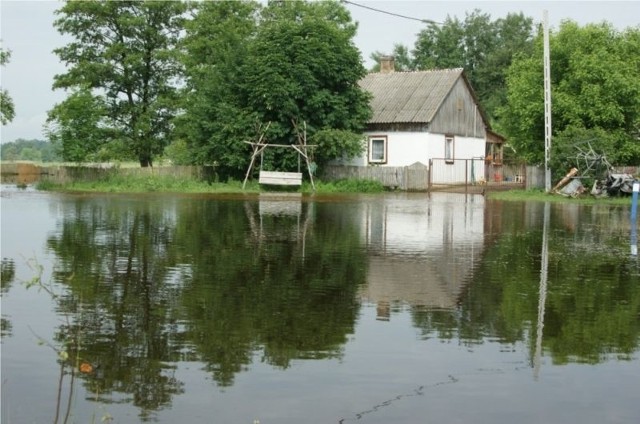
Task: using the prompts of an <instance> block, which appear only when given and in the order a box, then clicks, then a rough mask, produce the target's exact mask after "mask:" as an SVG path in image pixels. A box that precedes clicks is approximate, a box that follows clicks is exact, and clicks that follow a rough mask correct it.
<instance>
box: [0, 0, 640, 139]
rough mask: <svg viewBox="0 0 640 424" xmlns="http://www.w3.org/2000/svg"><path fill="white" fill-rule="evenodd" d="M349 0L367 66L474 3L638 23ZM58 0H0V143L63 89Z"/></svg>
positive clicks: (35, 126) (22, 129) (631, 10)
mask: <svg viewBox="0 0 640 424" xmlns="http://www.w3.org/2000/svg"><path fill="white" fill-rule="evenodd" d="M350 1H351V0H350ZM351 3H356V4H360V5H364V6H366V7H367V8H364V7H359V6H356V5H354V4H348V3H347V4H345V6H346V7H347V9H348V10H349V11H350V12H351V16H352V18H353V20H354V21H357V22H358V34H357V35H356V37H355V39H354V42H355V44H356V46H357V47H358V48H359V49H360V51H361V53H362V58H363V60H364V63H365V66H366V67H367V68H370V67H371V66H372V65H373V63H372V61H371V59H370V56H371V53H373V52H375V51H379V52H381V53H391V52H392V50H393V46H394V44H396V43H400V44H404V45H406V46H407V47H409V48H410V49H411V48H413V45H414V43H415V41H416V35H417V34H418V33H419V32H420V31H421V30H422V29H423V28H425V27H426V25H425V24H424V23H422V22H420V21H419V20H415V19H408V18H418V19H422V20H432V21H435V22H444V21H445V19H446V18H447V16H450V17H458V18H459V19H461V20H463V19H464V17H465V14H466V13H470V12H471V11H473V10H474V9H479V10H481V11H482V12H484V13H488V14H489V15H491V18H492V20H496V19H499V18H501V17H505V16H506V15H507V14H508V13H519V12H522V13H524V14H525V15H526V16H529V17H531V18H533V20H534V22H536V23H540V22H542V19H543V11H544V10H547V11H548V14H549V23H550V26H551V29H553V28H557V27H558V26H559V24H560V23H561V22H562V21H563V20H566V19H570V20H573V21H575V22H577V23H578V24H580V25H585V24H588V23H600V22H602V21H607V22H610V23H611V24H613V25H614V26H615V27H616V28H617V29H620V30H622V29H624V28H628V27H637V26H639V25H640V0H635V1H584V0H583V1H516V0H511V1H507V0H503V1H477V0H476V1H456V0H449V1H427V0H414V1H405V0H394V1H390V0H377V1H374V0H352V1H351ZM60 5H61V3H60V2H59V1H53V0H41V1H28V0H20V1H17V0H0V39H1V40H2V48H3V49H4V50H11V58H10V61H9V63H8V64H6V65H5V66H3V67H2V68H1V69H0V85H1V86H2V89H4V90H7V91H8V92H9V95H10V96H11V98H12V99H13V102H14V105H15V112H16V116H15V118H14V120H13V122H11V123H9V124H8V125H5V126H3V127H2V129H1V131H0V142H3V143H4V142H10V141H15V140H16V139H19V138H23V139H27V140H28V139H39V140H45V139H46V136H45V135H44V134H43V126H44V123H45V121H46V117H47V111H48V110H50V109H51V108H52V107H53V106H54V105H55V104H56V103H59V102H61V101H63V100H64V99H65V97H66V93H65V92H64V91H62V90H55V91H53V90H52V89H51V86H52V83H53V76H54V75H56V74H62V73H64V72H65V67H64V65H63V64H61V63H60V62H59V61H58V59H57V57H56V55H55V54H54V53H53V50H54V49H55V48H58V47H62V46H64V45H65V44H66V43H68V42H70V41H71V40H70V39H69V38H65V37H63V36H62V35H60V34H59V33H58V32H57V31H56V30H55V29H54V28H53V21H54V19H55V15H54V11H55V10H56V9H58V8H59V7H60ZM368 8H369V9H368ZM370 8H373V9H378V10H380V11H375V10H371V9H370ZM381 11H383V12H389V13H393V14H397V15H402V16H405V17H398V16H393V15H391V14H388V13H383V12H381ZM407 17H408V18H407ZM552 66H553V64H552Z"/></svg>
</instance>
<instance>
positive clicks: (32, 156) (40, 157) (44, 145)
mask: <svg viewBox="0 0 640 424" xmlns="http://www.w3.org/2000/svg"><path fill="white" fill-rule="evenodd" d="M0 158H1V159H2V160H6V161H15V160H32V161H36V162H40V161H42V162H57V161H59V160H60V157H59V156H58V154H57V152H56V147H55V146H54V144H53V143H49V142H47V141H44V140H24V139H22V138H19V139H17V140H16V141H12V142H9V143H2V145H0Z"/></svg>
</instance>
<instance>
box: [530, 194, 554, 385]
mask: <svg viewBox="0 0 640 424" xmlns="http://www.w3.org/2000/svg"><path fill="white" fill-rule="evenodd" d="M550 215H551V204H550V203H549V202H545V204H544V224H543V226H542V258H541V261H540V294H539V296H538V325H537V327H536V351H535V354H534V356H533V378H534V379H536V380H537V379H538V375H539V374H540V358H541V357H542V329H543V327H544V306H545V302H546V300H547V276H548V274H549V271H548V268H549V238H548V234H549V218H550Z"/></svg>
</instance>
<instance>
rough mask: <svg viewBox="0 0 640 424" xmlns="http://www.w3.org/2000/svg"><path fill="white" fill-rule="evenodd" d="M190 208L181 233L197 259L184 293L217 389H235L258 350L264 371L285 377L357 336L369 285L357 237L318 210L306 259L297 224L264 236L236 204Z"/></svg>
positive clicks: (275, 220) (286, 220)
mask: <svg viewBox="0 0 640 424" xmlns="http://www.w3.org/2000/svg"><path fill="white" fill-rule="evenodd" d="M191 206H192V208H191V210H189V211H186V212H185V213H183V214H181V215H180V218H181V221H180V223H179V226H178V228H179V229H178V235H179V237H178V238H181V237H184V240H185V243H184V244H185V245H186V244H187V243H189V246H188V247H187V249H188V251H189V252H193V254H194V257H193V268H192V272H193V274H192V276H191V278H190V279H189V281H188V283H187V284H186V286H185V291H184V302H185V305H186V308H185V309H186V311H187V313H189V314H190V316H189V317H188V319H187V323H188V325H189V329H188V333H189V336H188V337H189V338H190V339H191V340H192V341H193V343H194V344H195V345H196V346H197V349H198V351H199V353H200V356H201V357H202V358H203V360H204V361H206V362H207V363H208V364H209V365H208V369H209V371H210V372H212V373H213V374H214V377H215V379H216V380H217V381H218V383H219V384H221V385H229V384H232V381H233V376H234V374H235V373H237V372H238V371H240V370H241V369H243V368H244V367H246V366H247V365H248V364H249V363H250V362H251V359H252V356H253V355H254V354H256V353H258V351H259V350H260V349H262V360H263V361H266V362H268V363H271V364H273V365H276V366H280V367H287V366H289V363H290V361H291V360H292V359H299V358H325V357H332V356H336V355H339V354H340V348H341V346H342V345H343V344H344V343H345V341H346V335H347V334H349V333H351V332H352V331H353V326H354V323H355V317H356V315H357V311H358V305H357V303H356V291H357V286H358V284H359V283H361V282H362V281H363V280H364V270H365V267H364V265H363V262H364V260H365V258H364V256H363V253H362V249H360V246H359V238H358V235H357V234H356V233H354V228H353V227H350V226H347V225H341V224H338V225H332V224H331V223H329V222H328V220H329V219H331V218H330V217H328V216H326V213H325V212H326V209H323V208H318V210H316V214H317V215H316V217H315V219H314V226H313V228H310V229H308V230H307V233H306V235H305V237H306V238H305V240H304V243H305V248H304V253H305V254H304V256H303V254H302V253H303V248H302V243H303V240H302V238H303V234H301V233H300V232H299V231H303V228H302V227H300V226H298V217H297V216H282V215H280V216H263V217H262V218H261V219H262V221H261V223H262V226H261V232H260V233H259V234H258V233H256V231H255V230H256V229H255V228H253V230H254V231H253V232H252V231H250V228H249V226H248V224H247V221H249V222H251V220H250V219H249V220H248V219H247V217H246V216H245V214H244V213H243V207H242V204H240V203H238V202H201V203H199V204H193V205H191ZM256 206H257V203H255V202H253V203H249V204H248V205H247V207H248V209H249V210H255V207H256ZM305 206H308V205H305ZM307 213H308V211H307ZM211 222H214V223H215V228H212V230H211V231H207V232H204V233H200V234H199V235H198V236H197V237H194V236H193V234H192V233H193V232H192V230H191V228H192V227H193V226H196V227H200V226H209V228H211V225H210V223H211ZM323 223H325V224H328V225H326V226H324V225H323V226H322V228H319V226H320V225H321V224H323ZM333 224H335V222H334V223H333ZM181 244H182V241H181Z"/></svg>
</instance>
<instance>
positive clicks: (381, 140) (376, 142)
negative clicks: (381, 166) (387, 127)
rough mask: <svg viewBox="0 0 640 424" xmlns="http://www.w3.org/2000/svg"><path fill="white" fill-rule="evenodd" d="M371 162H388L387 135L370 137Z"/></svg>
mask: <svg viewBox="0 0 640 424" xmlns="http://www.w3.org/2000/svg"><path fill="white" fill-rule="evenodd" d="M369 162H370V163H386V162H387V137H369Z"/></svg>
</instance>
